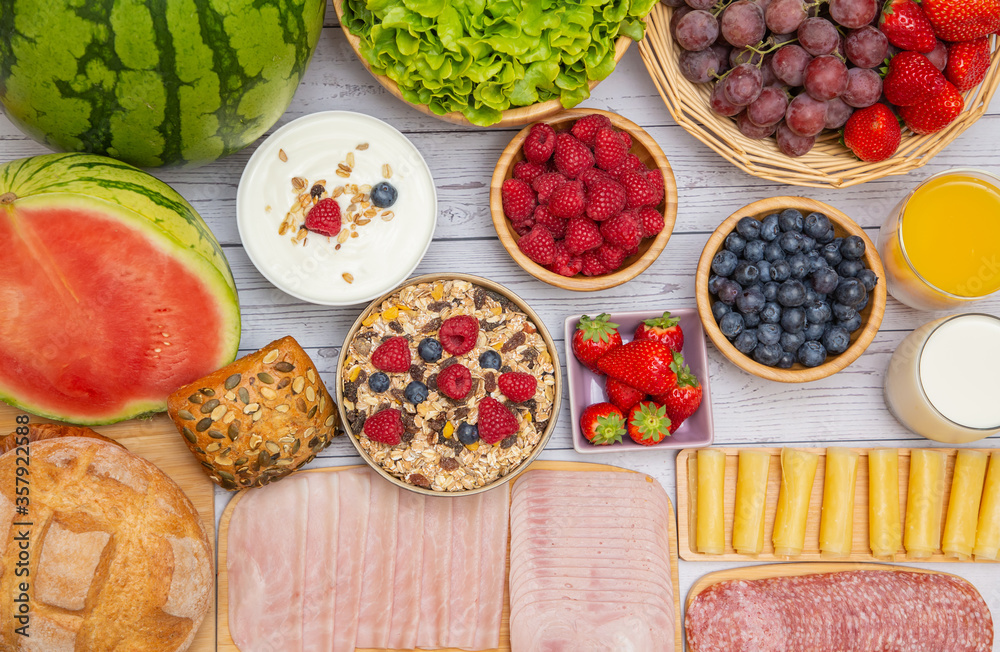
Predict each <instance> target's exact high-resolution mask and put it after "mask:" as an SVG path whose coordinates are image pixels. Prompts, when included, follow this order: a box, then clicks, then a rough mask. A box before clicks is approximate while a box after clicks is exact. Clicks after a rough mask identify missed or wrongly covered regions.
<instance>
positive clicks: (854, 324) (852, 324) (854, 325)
mask: <svg viewBox="0 0 1000 652" xmlns="http://www.w3.org/2000/svg"><path fill="white" fill-rule="evenodd" d="M837 326H841V327H843V328H844V329H845V330H846V331H847V332H848V333H853V332H854V331H856V330H858V329H859V328H861V315H859V314H858V313H854V317H852V318H851V319H848V320H846V321H838V322H837Z"/></svg>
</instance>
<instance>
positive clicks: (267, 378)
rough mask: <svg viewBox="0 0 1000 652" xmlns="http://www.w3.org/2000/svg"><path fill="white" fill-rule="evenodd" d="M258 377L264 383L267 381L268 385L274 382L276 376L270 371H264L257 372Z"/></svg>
mask: <svg viewBox="0 0 1000 652" xmlns="http://www.w3.org/2000/svg"><path fill="white" fill-rule="evenodd" d="M257 378H258V379H260V382H262V383H267V384H268V385H273V384H274V376H272V375H271V374H269V373H265V372H263V371H262V372H260V373H259V374H257Z"/></svg>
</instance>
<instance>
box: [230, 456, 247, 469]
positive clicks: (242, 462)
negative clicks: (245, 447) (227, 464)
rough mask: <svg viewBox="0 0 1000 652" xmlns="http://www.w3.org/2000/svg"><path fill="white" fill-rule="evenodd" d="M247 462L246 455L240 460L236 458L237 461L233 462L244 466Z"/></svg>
mask: <svg viewBox="0 0 1000 652" xmlns="http://www.w3.org/2000/svg"><path fill="white" fill-rule="evenodd" d="M246 463H247V458H245V457H241V458H239V459H238V460H236V461H235V462H233V464H235V465H236V466H243V465H244V464H246ZM245 470H246V469H240V471H245Z"/></svg>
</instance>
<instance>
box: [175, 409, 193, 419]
mask: <svg viewBox="0 0 1000 652" xmlns="http://www.w3.org/2000/svg"><path fill="white" fill-rule="evenodd" d="M177 416H178V417H180V418H181V419H184V420H185V421H194V415H193V414H191V413H190V412H188V411H187V410H177Z"/></svg>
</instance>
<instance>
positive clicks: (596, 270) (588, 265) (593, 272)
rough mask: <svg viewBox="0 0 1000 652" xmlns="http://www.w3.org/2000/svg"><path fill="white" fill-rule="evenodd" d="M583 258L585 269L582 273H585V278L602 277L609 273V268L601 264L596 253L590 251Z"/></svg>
mask: <svg viewBox="0 0 1000 652" xmlns="http://www.w3.org/2000/svg"><path fill="white" fill-rule="evenodd" d="M582 258H583V269H582V270H580V271H581V272H583V275H584V276H600V275H601V274H607V273H608V271H609V270H608V268H607V267H606V266H605V265H604V263H603V262H601V259H600V257H599V256H598V255H597V252H596V251H588V252H586V253H584V254H583V256H582Z"/></svg>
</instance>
